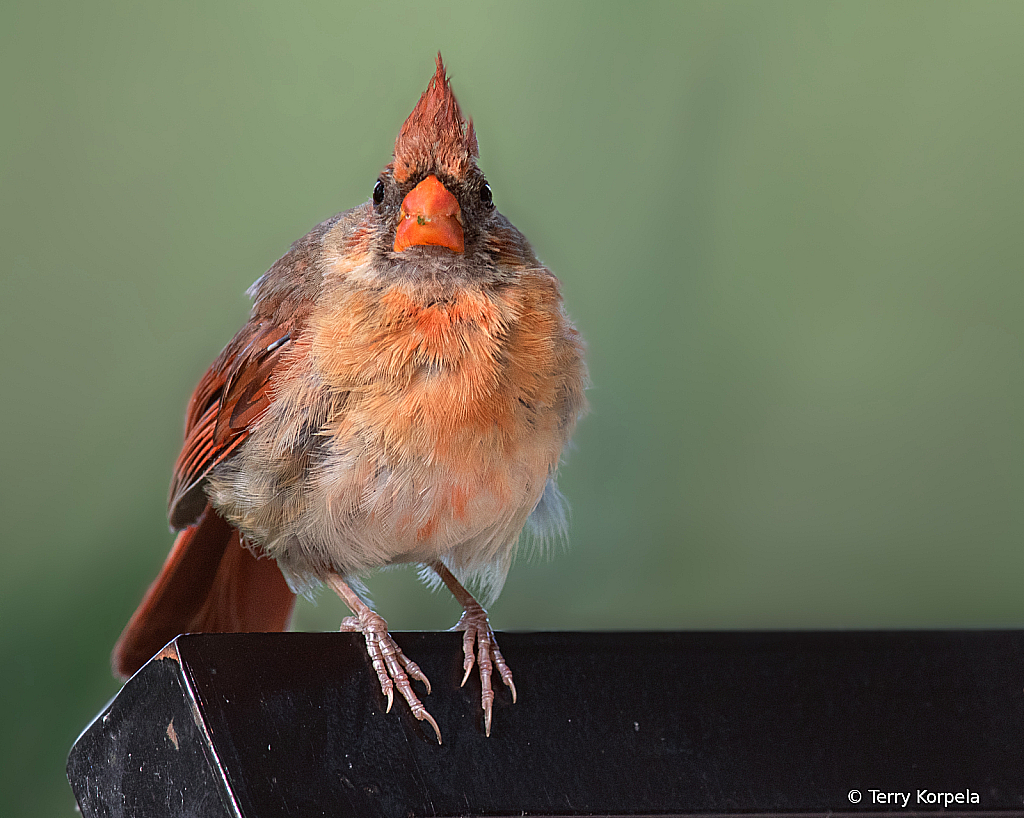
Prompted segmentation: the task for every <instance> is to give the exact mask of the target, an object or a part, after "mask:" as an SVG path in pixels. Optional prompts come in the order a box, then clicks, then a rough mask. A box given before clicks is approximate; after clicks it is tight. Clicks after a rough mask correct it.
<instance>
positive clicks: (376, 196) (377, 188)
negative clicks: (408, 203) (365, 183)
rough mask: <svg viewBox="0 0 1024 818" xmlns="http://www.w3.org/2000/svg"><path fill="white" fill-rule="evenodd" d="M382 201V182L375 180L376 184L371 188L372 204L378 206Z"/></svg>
mask: <svg viewBox="0 0 1024 818" xmlns="http://www.w3.org/2000/svg"><path fill="white" fill-rule="evenodd" d="M383 201H384V182H382V181H381V180H380V179H378V180H377V184H375V185H374V186H373V203H374V204H375V205H379V204H380V203H381V202H383Z"/></svg>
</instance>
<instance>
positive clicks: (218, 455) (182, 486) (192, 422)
mask: <svg viewBox="0 0 1024 818" xmlns="http://www.w3.org/2000/svg"><path fill="white" fill-rule="evenodd" d="M291 332H292V329H291V327H290V326H288V325H277V324H274V323H270V322H260V323H250V324H247V325H246V326H245V327H244V328H243V329H242V331H241V332H239V334H238V335H237V336H235V338H234V340H233V341H232V342H231V343H230V344H228V346H227V347H226V348H225V350H224V352H222V353H221V355H220V357H219V358H218V359H217V360H216V361H215V362H214V364H213V366H211V367H210V368H209V370H207V372H206V374H205V375H204V376H203V379H202V380H201V381H200V382H199V385H198V386H197V387H196V391H195V392H194V393H193V394H192V399H191V400H190V401H189V405H188V414H187V420H186V423H185V445H184V446H183V447H182V449H181V454H179V455H178V460H177V462H176V463H175V464H174V475H173V477H172V479H171V495H170V503H169V513H170V522H171V527H172V528H174V529H176V530H181V529H182V528H184V527H185V526H188V525H191V524H192V523H194V522H195V521H196V520H197V519H198V518H199V515H200V514H201V513H202V512H203V509H204V508H205V507H206V495H205V493H204V492H203V483H204V480H205V478H206V475H207V474H209V472H210V469H212V468H213V467H214V466H216V465H217V464H218V463H220V462H221V461H222V460H224V459H225V458H226V457H227V456H228V455H230V454H231V453H232V452H233V451H234V450H235V449H236V448H238V446H239V445H240V444H241V443H242V442H243V441H244V440H245V439H246V438H247V437H248V436H249V430H250V428H251V427H252V424H253V423H255V422H256V421H257V420H258V419H259V418H260V416H261V415H262V414H263V412H265V411H266V409H267V407H268V406H269V405H270V400H271V386H272V381H273V374H274V371H275V369H276V368H277V367H278V365H279V364H280V361H281V355H282V353H283V352H284V351H285V350H286V349H287V348H288V345H289V342H290V340H291Z"/></svg>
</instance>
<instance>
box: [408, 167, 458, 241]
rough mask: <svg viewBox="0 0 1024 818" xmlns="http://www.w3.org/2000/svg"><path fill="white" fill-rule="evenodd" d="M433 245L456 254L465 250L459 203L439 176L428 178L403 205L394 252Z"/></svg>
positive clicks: (412, 191) (411, 192)
mask: <svg viewBox="0 0 1024 818" xmlns="http://www.w3.org/2000/svg"><path fill="white" fill-rule="evenodd" d="M424 244H432V245H435V246H438V247H447V248H448V249H449V250H452V251H453V252H455V253H461V252H462V251H463V250H464V249H465V243H464V241H463V236H462V213H461V211H460V209H459V202H458V200H457V199H456V198H455V197H454V196H453V195H452V194H451V193H450V192H449V191H448V188H446V187H445V186H444V185H443V184H441V182H440V181H438V178H437V177H436V176H428V177H427V178H426V179H424V180H423V181H422V182H420V183H419V184H418V185H416V187H414V188H413V189H412V190H410V191H409V195H408V196H406V197H405V200H404V201H403V202H402V209H401V211H400V212H399V214H398V230H397V231H396V232H395V248H394V249H395V252H396V253H401V252H402V251H403V250H405V249H406V248H408V247H415V246H416V245H424Z"/></svg>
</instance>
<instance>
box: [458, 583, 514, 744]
mask: <svg viewBox="0 0 1024 818" xmlns="http://www.w3.org/2000/svg"><path fill="white" fill-rule="evenodd" d="M452 630H453V631H465V634H464V635H463V637H462V652H463V655H464V657H465V658H464V659H463V662H462V668H463V670H464V671H465V673H464V675H463V677H462V684H465V683H466V680H467V679H468V678H469V674H470V672H471V671H472V670H473V665H474V664H476V665H477V666H478V667H479V668H480V687H481V689H482V693H481V697H480V698H481V702H480V704H481V706H482V707H483V711H484V732H485V733H486V734H487V735H488V736H489V735H490V734H491V706H492V705H493V703H494V691H493V690H492V689H491V672H492V671H493V670H494V669H495V668H497V670H498V674H499V675H500V676H501V680H502V681H503V682H504V683H505V685H506V686H507V687H508V689H509V690H510V691H512V703H513V704H514V703H515V701H516V686H515V683H514V682H513V681H512V671H511V670H509V669H508V665H506V664H505V658H504V657H503V656H502V655H501V651H500V650H498V642H497V640H496V639H495V638H494V631H492V630H491V623H490V622H489V621H488V619H487V611H485V610H484V609H483V607H482V606H481V605H480V604H479V603H478V602H477V601H476V600H471V601H469V602H468V603H466V606H465V611H464V612H463V614H462V616H461V617H460V618H459V621H458V622H457V623H456V625H455V627H453V628H452ZM460 686H461V685H460Z"/></svg>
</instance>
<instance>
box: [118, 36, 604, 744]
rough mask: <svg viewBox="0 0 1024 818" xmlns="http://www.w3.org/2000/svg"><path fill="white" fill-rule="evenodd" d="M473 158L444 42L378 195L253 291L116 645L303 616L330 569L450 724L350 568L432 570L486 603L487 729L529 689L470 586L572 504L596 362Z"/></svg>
mask: <svg viewBox="0 0 1024 818" xmlns="http://www.w3.org/2000/svg"><path fill="white" fill-rule="evenodd" d="M476 158H477V141H476V134H475V133H474V131H473V122H472V120H470V121H469V122H468V123H467V122H466V120H464V119H463V117H462V113H461V111H460V110H459V105H458V103H457V102H456V100H455V97H454V95H453V94H452V90H451V86H450V84H449V81H448V79H447V77H446V76H445V70H444V65H443V64H442V62H441V55H440V54H438V56H437V72H436V73H435V75H434V77H433V78H432V79H431V81H430V84H429V85H428V86H427V90H426V92H425V93H424V94H423V95H422V96H421V97H420V101H419V103H418V104H417V105H416V108H415V109H414V110H413V112H412V114H410V116H409V118H408V119H407V120H406V121H405V124H404V125H403V126H402V130H401V132H400V133H399V135H398V139H397V140H396V141H395V152H394V161H392V162H391V164H389V165H388V166H387V167H386V168H385V169H384V171H383V172H382V173H381V175H380V177H379V178H378V179H377V182H376V184H375V185H374V187H373V196H372V200H371V201H369V202H367V203H365V204H362V205H360V206H358V207H356V208H353V209H352V210H349V211H348V212H346V213H342V214H340V215H337V216H335V217H334V218H332V219H328V220H327V221H325V222H324V223H323V224H320V225H318V226H317V227H315V228H313V230H312V231H311V232H310V233H309V234H308V235H306V236H304V237H303V238H301V239H299V240H298V241H297V242H295V244H293V245H292V247H291V249H290V250H289V251H288V253H287V254H286V255H284V256H283V257H282V258H281V259H280V260H279V261H278V262H277V263H276V264H274V266H273V267H271V268H270V270H269V271H268V272H267V273H266V274H265V275H264V276H263V277H262V278H260V279H259V280H258V281H257V282H256V283H255V284H254V285H253V286H252V288H251V290H250V295H251V296H252V298H253V301H254V304H253V308H252V315H251V316H250V318H249V321H248V323H246V325H245V326H244V327H242V329H241V331H240V332H239V333H238V334H237V335H236V336H235V337H234V339H232V341H231V342H230V343H229V344H228V345H227V347H225V349H224V351H223V352H222V353H221V354H220V357H219V358H217V360H216V361H215V362H214V363H213V365H212V366H211V367H210V369H209V371H208V372H207V373H206V375H205V376H204V377H203V379H202V380H201V381H200V383H199V386H198V387H197V388H196V391H195V393H194V394H193V395H192V400H191V402H190V403H189V407H188V416H187V422H186V430H185V445H184V447H183V448H182V451H181V454H180V455H179V457H178V460H177V463H176V464H175V468H174V477H173V480H172V484H171V496H170V522H171V526H172V527H173V528H175V529H176V530H179V531H180V533H179V534H178V537H177V539H176V540H175V542H174V546H173V548H172V549H171V553H170V555H169V556H168V558H167V562H166V563H165V564H164V567H163V569H162V570H161V572H160V575H159V576H158V577H157V579H156V581H155V582H154V583H153V585H152V586H151V587H150V588H149V590H148V592H147V593H146V596H145V598H144V599H143V601H142V603H141V605H140V606H139V608H138V610H137V611H136V612H135V614H134V616H133V617H132V619H131V621H130V622H129V623H128V625H127V627H126V628H125V630H124V633H123V634H122V635H121V638H120V640H119V641H118V643H117V646H116V647H115V648H114V668H115V670H116V671H117V672H118V673H119V674H121V675H123V676H129V675H131V674H132V673H134V672H135V671H136V670H137V669H138V668H139V667H140V666H141V665H142V664H143V663H145V662H146V661H147V660H148V659H149V658H150V656H152V655H153V654H154V653H156V652H157V651H158V650H159V649H160V648H161V647H163V646H164V644H166V643H167V642H168V641H170V640H171V639H173V638H174V637H175V636H177V635H178V634H179V633H184V632H188V631H267V630H284V629H285V628H286V627H287V624H288V619H289V616H290V614H291V610H292V606H293V603H294V600H295V596H294V595H295V593H299V592H303V591H307V590H309V589H310V588H312V587H314V586H316V585H318V584H320V583H326V584H328V585H329V586H330V587H331V588H333V589H334V591H335V592H337V594H338V595H339V596H340V597H341V598H342V599H343V600H344V601H345V603H346V604H347V605H348V607H349V608H351V609H352V613H353V614H354V616H351V617H348V618H346V619H345V620H344V621H343V622H342V625H341V629H342V630H343V631H359V632H360V633H362V634H363V636H364V637H365V639H366V648H367V651H368V652H369V655H370V658H371V660H372V662H373V667H374V669H375V670H376V673H377V676H378V677H379V679H380V685H381V689H382V690H383V692H384V694H385V695H386V696H387V701H388V708H389V709H390V707H391V703H392V700H393V695H394V694H393V690H394V688H395V687H397V688H398V690H399V692H400V693H401V694H402V695H403V696H404V697H405V700H406V701H407V702H408V703H409V706H410V708H411V710H412V713H413V715H415V716H416V718H418V719H422V720H426V721H427V722H429V723H430V724H431V726H432V727H433V728H434V730H435V731H436V732H437V738H438V741H440V740H441V734H440V731H439V730H438V727H437V724H436V723H435V721H434V719H433V718H432V717H431V716H430V714H429V713H428V712H427V711H426V708H424V706H423V704H422V703H421V702H420V700H419V698H418V697H417V695H416V693H415V692H414V691H413V689H412V686H411V683H410V678H412V679H419V680H420V681H422V682H423V683H424V685H426V689H427V692H428V693H429V692H430V683H429V682H428V681H427V678H426V676H425V675H424V674H423V673H422V671H421V670H420V669H419V668H418V667H417V666H416V664H415V663H414V662H413V661H411V660H410V659H408V658H407V657H406V656H405V655H404V654H403V653H402V651H401V650H399V649H398V647H397V645H396V644H395V642H394V641H393V640H392V638H391V636H390V634H389V633H388V629H387V624H386V623H385V622H384V620H383V619H382V618H381V617H380V616H378V615H377V614H376V613H374V612H373V611H372V610H371V609H370V607H369V606H368V605H367V604H366V603H365V602H364V601H363V600H362V599H361V598H360V597H359V595H358V594H357V593H356V591H355V590H353V587H352V585H351V584H350V582H351V581H350V578H351V577H354V576H355V575H358V574H359V573H361V572H365V571H367V570H368V569H371V568H378V567H381V566H384V565H393V564H396V563H421V564H422V565H423V566H424V574H425V575H426V576H428V577H429V578H430V579H431V580H432V581H435V582H436V581H438V580H439V581H440V582H443V583H444V584H445V585H447V586H448V588H449V589H450V590H451V592H452V593H453V594H454V595H455V597H456V599H458V601H459V602H460V603H461V604H462V606H463V608H464V609H465V613H464V614H463V615H462V617H461V618H460V620H459V622H458V624H457V625H456V628H457V629H460V630H464V631H465V637H464V642H463V648H464V653H465V658H464V668H465V676H464V678H463V682H465V680H466V678H468V676H469V673H470V671H471V670H472V668H473V665H474V662H475V663H476V664H478V665H479V672H480V676H481V682H482V688H483V696H482V706H483V711H484V721H485V725H486V731H487V732H488V733H490V724H491V703H492V701H493V699H494V693H493V691H492V690H491V682H490V676H491V671H492V669H493V668H497V670H498V672H499V674H500V675H501V678H502V679H503V680H504V682H505V684H506V685H508V687H509V689H510V690H511V692H512V698H513V701H514V700H515V687H514V685H513V683H512V674H511V672H510V671H509V669H508V667H507V666H506V664H505V662H504V660H503V659H502V656H501V653H500V652H499V650H498V646H497V644H496V642H495V640H494V633H493V631H492V630H491V627H490V624H489V623H488V620H487V614H486V612H485V611H484V609H483V607H481V605H480V603H479V602H477V600H476V599H474V598H473V596H471V595H470V593H469V592H468V591H467V590H466V589H465V588H464V587H463V584H462V583H463V582H465V581H467V580H469V581H475V582H476V583H477V584H478V585H479V586H480V587H482V588H483V590H484V592H485V596H484V597H483V598H484V599H485V601H486V600H487V599H493V598H494V597H495V596H496V595H497V593H498V592H499V591H500V590H501V586H502V584H503V583H504V580H505V576H506V574H507V573H508V569H509V565H510V563H511V560H512V556H513V554H514V552H515V550H516V544H517V541H518V539H519V534H520V531H521V530H522V528H523V526H524V524H525V523H526V522H527V518H531V521H532V522H536V523H539V524H540V526H541V527H542V528H543V526H544V524H545V523H548V524H551V523H553V524H555V525H557V522H558V521H559V520H560V519H561V508H560V504H561V498H560V495H559V494H558V492H557V489H556V488H555V485H554V476H555V470H556V469H557V467H558V461H559V456H560V453H561V451H562V447H563V446H564V445H565V443H566V442H567V440H568V439H569V436H570V434H571V433H572V430H573V427H574V426H575V425H576V421H577V419H578V417H579V416H580V415H581V414H582V413H583V411H584V409H585V400H584V395H583V391H584V386H585V382H586V369H585V365H584V362H583V355H582V342H581V340H580V337H579V335H578V334H577V332H576V330H575V329H574V328H573V326H572V324H571V323H570V322H569V319H568V318H567V316H566V314H565V312H564V310H563V307H562V300H561V296H560V294H559V287H558V281H557V279H556V278H555V277H554V275H552V273H551V272H550V271H549V270H547V269H546V268H545V267H544V266H543V265H542V264H541V263H540V262H539V261H538V260H537V258H536V256H534V254H533V251H532V249H531V248H530V245H529V243H528V242H527V241H526V239H525V237H524V236H523V235H522V234H521V233H520V232H519V231H518V230H516V228H515V227H513V226H512V225H511V224H510V223H509V221H508V220H507V219H506V218H505V217H504V216H502V215H501V214H500V213H498V211H497V210H496V209H495V207H494V204H493V203H492V201H491V189H490V186H489V185H488V184H487V181H486V179H485V178H484V175H483V173H481V171H480V169H479V168H478V167H477V164H476ZM531 514H532V517H531ZM261 556H270V557H273V558H274V559H273V560H269V559H260V558H259V557H261ZM275 560H276V562H275Z"/></svg>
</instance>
